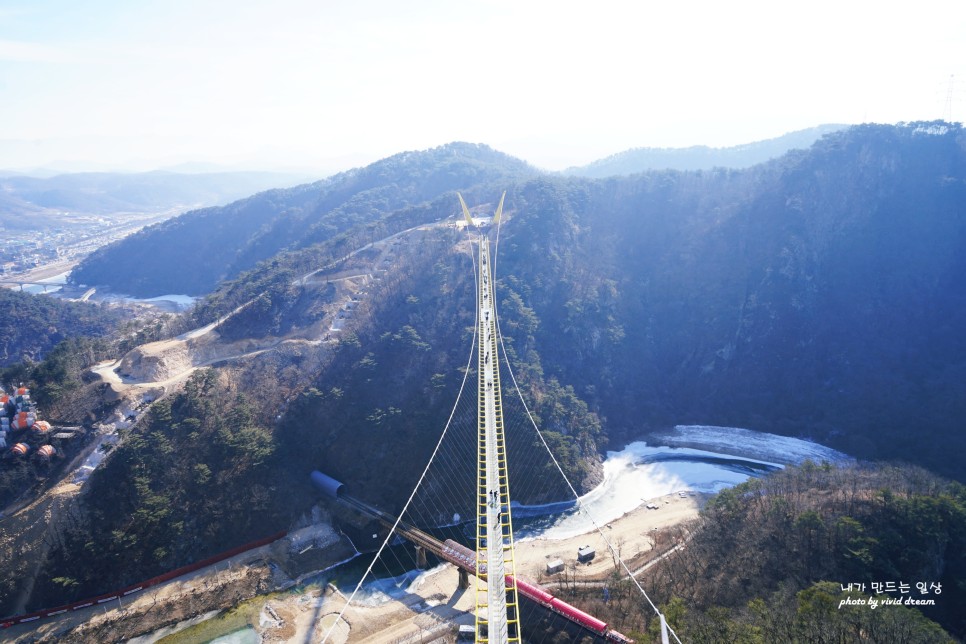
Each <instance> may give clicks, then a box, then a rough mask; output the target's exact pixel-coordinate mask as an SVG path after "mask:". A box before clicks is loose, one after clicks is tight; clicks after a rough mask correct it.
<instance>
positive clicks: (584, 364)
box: [500, 126, 966, 478]
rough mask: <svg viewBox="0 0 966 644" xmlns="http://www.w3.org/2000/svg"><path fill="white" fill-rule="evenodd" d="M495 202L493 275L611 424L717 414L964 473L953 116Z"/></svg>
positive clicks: (962, 268)
mask: <svg viewBox="0 0 966 644" xmlns="http://www.w3.org/2000/svg"><path fill="white" fill-rule="evenodd" d="M507 203H508V208H509V209H510V210H511V212H514V213H518V216H517V218H516V219H514V220H513V221H512V223H510V224H508V225H507V226H506V230H505V231H504V235H505V241H504V243H503V244H502V245H501V249H502V250H501V260H500V261H501V263H500V267H501V273H502V274H503V276H504V277H503V279H504V280H505V282H506V283H507V284H512V282H511V281H510V280H511V279H512V278H514V277H515V278H517V279H518V284H520V286H519V287H516V288H517V290H519V291H520V293H521V295H522V297H523V301H524V303H526V305H527V306H529V307H530V308H532V309H533V310H534V311H535V313H536V315H537V317H538V319H539V325H538V327H537V332H536V334H535V337H536V341H537V344H536V346H537V348H538V349H539V350H540V352H541V354H542V356H543V365H544V368H545V369H546V370H547V371H548V372H549V373H550V374H552V375H554V376H556V377H557V378H559V380H560V381H561V382H566V383H568V384H572V385H573V386H574V388H575V390H576V391H577V392H578V393H579V394H580V395H581V396H583V397H585V398H586V400H587V402H588V403H589V404H590V405H591V408H592V409H594V410H596V411H598V412H599V413H600V414H601V416H603V417H604V418H606V421H607V422H606V423H605V425H606V427H607V431H608V434H609V435H610V436H611V438H612V440H613V439H618V440H619V439H620V438H631V437H634V436H639V435H641V433H642V432H643V431H645V430H646V429H647V428H649V427H660V426H667V425H669V424H674V423H679V422H694V423H711V424H729V425H736V426H746V427H751V428H754V429H760V430H766V431H772V432H776V433H780V434H790V435H799V436H808V437H812V438H815V439H817V440H820V441H823V442H827V443H829V444H831V445H833V446H836V447H839V448H841V449H843V450H844V451H846V452H848V453H851V454H854V455H857V456H860V457H866V458H888V459H894V458H903V459H911V460H913V461H915V462H919V463H922V464H926V465H927V466H928V467H930V468H933V469H934V470H936V471H940V472H943V473H946V474H948V475H951V476H955V477H957V478H963V477H964V476H966V472H964V470H963V467H962V463H961V462H958V461H957V460H956V459H949V458H948V454H950V453H951V451H958V450H961V449H963V448H964V447H966V436H964V434H963V432H962V418H963V417H966V398H964V397H963V396H962V395H961V392H960V384H959V383H961V382H962V381H963V379H964V377H966V339H964V336H963V334H961V333H959V331H958V329H961V328H966V295H964V292H963V290H962V289H961V288H958V286H957V285H958V284H959V283H960V282H961V281H962V279H963V277H964V275H966V263H964V258H966V209H964V208H963V204H966V152H964V145H963V137H962V134H961V132H960V130H959V129H958V127H955V128H949V129H948V130H947V129H936V128H934V129H929V128H928V127H925V126H921V127H920V126H908V127H887V126H867V127H859V128H853V129H852V130H849V131H847V132H842V133H838V134H834V135H830V136H828V137H826V138H825V139H823V141H822V142H820V143H818V144H817V145H816V146H815V147H814V148H812V149H811V150H810V151H808V152H796V153H792V154H789V155H788V156H786V157H784V158H782V159H780V160H777V161H775V162H773V163H769V164H766V165H764V166H759V167H756V168H753V169H751V170H748V171H743V172H735V171H715V172H704V173H676V172H663V173H651V174H645V175H642V176H639V177H628V178H615V179H609V180H603V181H589V180H573V179H572V180H551V179H537V180H534V181H530V182H527V183H525V184H522V185H519V186H517V187H515V188H514V190H512V191H511V192H510V193H509V194H508V196H507Z"/></svg>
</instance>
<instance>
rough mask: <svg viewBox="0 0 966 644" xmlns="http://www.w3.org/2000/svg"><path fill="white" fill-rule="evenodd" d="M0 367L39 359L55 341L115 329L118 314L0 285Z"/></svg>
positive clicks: (99, 307) (93, 335)
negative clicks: (0, 287)
mask: <svg viewBox="0 0 966 644" xmlns="http://www.w3.org/2000/svg"><path fill="white" fill-rule="evenodd" d="M0 311H2V314H0V367H6V366H10V365H12V364H16V363H20V362H25V361H26V362H36V361H39V360H40V359H42V358H43V357H44V356H45V355H46V354H47V352H48V351H50V350H51V349H52V348H53V347H54V346H55V345H56V344H58V343H59V342H62V341H63V340H66V339H67V338H72V337H77V336H88V337H98V336H105V335H108V334H110V333H112V332H113V331H115V330H116V329H117V328H118V326H119V324H120V322H121V315H120V314H119V313H118V312H117V311H112V310H110V309H107V308H104V307H102V306H100V305H98V304H93V303H87V302H67V301H64V300H58V299H55V298H52V297H48V296H46V295H32V294H30V293H21V292H19V291H13V290H10V289H6V288H2V289H0Z"/></svg>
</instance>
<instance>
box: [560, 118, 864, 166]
mask: <svg viewBox="0 0 966 644" xmlns="http://www.w3.org/2000/svg"><path fill="white" fill-rule="evenodd" d="M847 127H848V126H847V125H833V124H829V125H819V126H817V127H810V128H807V129H804V130H797V131H795V132H789V133H788V134H783V135H782V136H779V137H776V138H774V139H766V140H764V141H756V142H754V143H746V144H743V145H736V146H733V147H728V148H711V147H708V146H706V145H695V146H692V147H688V148H633V149H631V150H625V151H624V152H618V153H617V154H614V155H611V156H609V157H606V158H604V159H600V160H598V161H594V162H593V163H589V164H587V165H585V166H578V167H572V168H568V169H566V170H564V171H563V172H562V173H561V174H566V175H572V176H575V177H595V178H602V177H613V176H617V175H628V174H637V173H638V172H644V171H646V170H710V169H712V168H750V167H751V166H753V165H758V164H759V163H764V162H765V161H769V160H771V159H776V158H778V157H780V156H782V155H783V154H785V153H786V152H788V151H789V150H806V149H808V148H810V147H811V146H812V144H813V143H815V142H816V141H818V140H819V139H820V138H822V137H823V136H825V135H826V134H830V133H832V132H838V131H839V130H843V129H845V128H847Z"/></svg>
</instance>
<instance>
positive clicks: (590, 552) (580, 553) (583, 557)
mask: <svg viewBox="0 0 966 644" xmlns="http://www.w3.org/2000/svg"><path fill="white" fill-rule="evenodd" d="M596 554H597V553H596V552H595V551H594V549H593V548H591V547H590V546H584V547H583V548H577V561H579V562H580V563H587V562H588V561H592V560H593V559H594V556H595V555H596Z"/></svg>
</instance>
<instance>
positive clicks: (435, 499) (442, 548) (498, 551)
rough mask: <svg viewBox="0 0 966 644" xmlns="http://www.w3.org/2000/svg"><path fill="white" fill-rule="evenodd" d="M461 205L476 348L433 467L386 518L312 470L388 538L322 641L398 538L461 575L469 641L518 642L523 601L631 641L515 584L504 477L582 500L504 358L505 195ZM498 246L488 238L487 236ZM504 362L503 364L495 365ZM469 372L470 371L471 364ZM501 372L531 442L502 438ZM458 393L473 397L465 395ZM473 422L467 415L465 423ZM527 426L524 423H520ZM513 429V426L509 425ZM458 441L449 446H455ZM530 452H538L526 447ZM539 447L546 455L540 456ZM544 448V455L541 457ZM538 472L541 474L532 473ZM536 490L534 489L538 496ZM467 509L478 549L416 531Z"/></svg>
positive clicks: (321, 484) (540, 494) (526, 584)
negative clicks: (498, 267)
mask: <svg viewBox="0 0 966 644" xmlns="http://www.w3.org/2000/svg"><path fill="white" fill-rule="evenodd" d="M457 196H458V198H459V202H460V207H461V209H462V213H463V216H464V219H465V223H466V230H467V231H468V232H469V235H470V241H471V244H472V246H473V247H474V249H475V252H474V253H472V256H473V258H474V262H473V263H474V279H475V284H476V288H475V295H476V313H475V324H474V329H473V338H474V339H473V343H472V347H473V349H472V351H471V354H470V358H469V361H468V364H467V367H466V369H465V370H464V373H465V376H464V380H463V385H462V386H461V389H460V393H459V395H458V396H457V403H456V405H455V406H454V408H453V411H452V413H451V414H450V418H449V421H448V422H447V425H446V428H445V429H444V430H443V432H442V434H441V436H440V438H439V442H438V443H437V445H436V448H435V450H434V451H433V454H432V456H431V457H430V460H429V463H428V464H427V465H426V467H425V469H424V470H423V472H422V475H421V476H420V479H419V481H418V482H417V483H416V485H415V488H414V489H413V490H412V493H411V494H410V495H409V498H408V499H407V501H406V503H405V505H404V507H403V509H402V511H401V512H400V514H399V515H398V516H392V515H390V514H387V513H385V512H383V511H381V510H378V509H376V508H374V507H373V506H371V505H369V504H367V503H365V502H363V501H361V500H358V499H355V498H353V497H351V496H349V495H348V494H346V493H345V487H344V486H343V485H342V484H341V483H339V482H338V481H336V480H334V479H331V478H330V477H328V476H327V475H325V474H323V473H321V472H317V471H316V472H313V473H312V479H313V482H314V483H315V484H316V486H317V487H318V488H319V489H320V490H322V491H323V492H325V493H326V494H328V495H329V496H331V497H332V498H334V499H336V500H338V501H339V502H341V503H342V504H343V505H345V506H347V507H350V508H352V509H353V510H354V511H356V512H359V513H361V514H364V515H367V516H369V517H370V518H372V519H374V520H376V521H378V522H379V523H381V524H383V525H384V527H385V528H386V529H387V533H386V537H385V539H384V540H383V542H382V544H381V546H380V547H379V549H378V550H377V552H376V554H375V556H374V558H373V560H372V563H371V564H370V565H369V567H368V569H367V570H366V573H365V574H364V575H363V578H362V579H360V580H359V582H358V584H357V585H356V587H355V590H354V591H353V593H352V595H351V596H350V597H349V598H348V601H347V602H346V604H345V607H344V608H343V609H342V611H341V612H340V613H339V614H338V617H337V619H336V620H335V622H334V623H333V624H332V626H331V627H330V628H329V629H328V631H327V632H326V634H325V636H324V639H323V642H325V641H328V639H329V637H330V635H331V634H332V632H333V629H335V628H336V626H337V625H338V623H339V622H340V620H343V614H344V612H345V610H346V608H348V607H349V605H350V604H351V602H352V600H353V598H355V597H356V595H357V593H359V591H360V588H361V587H362V585H363V583H364V582H365V581H366V579H367V578H368V577H369V576H370V575H371V573H372V572H373V568H374V566H375V564H376V562H377V561H379V560H380V557H381V556H382V555H383V553H384V552H388V551H387V547H388V546H389V544H390V543H391V541H392V540H393V539H394V538H395V537H402V538H403V539H406V540H408V541H410V542H411V543H413V544H415V546H416V549H417V562H418V563H419V565H424V564H425V561H426V559H425V554H426V553H427V552H430V553H432V554H434V555H435V556H436V557H437V558H439V559H440V560H443V561H448V562H450V563H452V564H454V565H456V566H457V568H458V569H459V570H460V576H459V586H460V588H463V589H471V590H472V592H473V593H474V595H475V602H474V605H475V617H474V623H475V626H474V634H475V641H476V642H478V643H480V644H490V643H493V644H513V643H520V642H523V641H524V640H523V623H522V620H521V603H520V600H521V597H522V598H523V599H524V600H526V601H528V602H533V603H534V604H536V605H538V606H541V607H543V608H545V609H547V610H549V611H552V612H553V613H555V614H557V615H560V616H562V617H563V618H565V619H566V620H568V621H570V622H572V623H573V624H576V625H577V626H578V627H580V628H582V629H585V630H586V631H590V632H592V633H593V634H594V635H596V636H597V637H599V638H602V639H603V640H604V641H612V642H618V643H621V644H627V643H629V642H632V640H630V639H629V638H627V637H626V636H624V635H623V634H621V633H619V632H618V631H616V630H614V629H612V628H610V627H609V626H608V625H607V624H606V623H605V622H604V621H602V620H600V619H597V618H596V617H594V616H592V615H590V614H588V613H586V612H584V611H582V610H580V609H578V608H576V607H574V606H572V605H571V604H569V603H567V602H565V601H564V600H562V599H560V598H557V597H555V596H554V595H553V594H552V593H551V592H549V591H548V590H546V589H544V588H541V587H540V586H539V585H537V584H535V583H532V582H530V581H525V580H523V579H518V578H517V575H516V570H515V562H514V531H513V521H512V508H513V505H516V504H513V505H511V498H513V499H514V501H517V500H518V499H516V498H514V497H511V494H510V473H511V471H513V472H514V473H515V476H520V478H521V479H522V481H520V480H517V479H515V483H514V484H515V485H517V484H518V483H521V482H523V483H526V496H527V498H528V499H530V500H533V499H541V500H544V501H546V500H548V499H552V498H554V497H555V495H556V496H557V497H559V491H560V487H559V486H556V487H555V486H554V485H549V486H547V485H546V483H543V485H544V487H542V488H540V485H541V484H540V483H539V481H541V480H543V479H545V478H546V476H545V474H546V471H547V470H548V469H549V468H550V467H551V466H552V467H553V469H555V470H556V471H557V473H559V475H560V477H561V478H562V479H563V481H564V483H565V487H564V489H566V490H567V491H569V493H570V494H571V495H572V498H573V499H575V500H576V503H577V508H578V511H581V509H580V505H579V499H578V495H577V493H576V490H575V489H574V487H573V486H572V485H571V484H570V482H569V481H568V480H567V478H566V475H565V474H564V471H563V469H562V468H561V466H560V464H559V463H558V462H557V460H556V458H555V457H554V455H553V453H552V451H551V450H550V448H549V446H548V444H547V442H546V441H545V440H544V438H543V435H542V434H541V432H540V431H539V429H538V428H537V426H536V423H535V422H534V421H533V417H532V414H531V413H530V410H529V409H527V407H526V404H525V402H524V401H523V398H522V395H520V390H519V387H518V386H517V382H516V378H515V376H514V375H513V372H512V370H510V365H509V360H508V359H506V347H505V346H504V343H503V337H502V336H501V333H500V325H499V316H498V313H497V307H496V290H495V286H494V275H495V263H496V257H497V252H498V249H499V231H500V223H501V218H502V212H503V203H504V199H505V197H506V193H505V192H504V193H503V195H502V196H501V198H500V202H499V205H498V206H497V208H496V211H495V214H494V215H493V216H492V218H489V217H486V218H480V217H477V218H474V217H473V216H472V215H471V214H470V209H469V208H468V207H467V205H466V202H465V201H464V200H463V197H462V196H461V195H457ZM493 233H495V239H492V240H491V237H490V236H491V234H493ZM501 355H503V356H504V359H502V360H501V359H500V356H501ZM474 365H475V366H474ZM501 371H504V372H505V374H506V375H508V376H509V378H510V379H511V382H512V385H513V390H514V391H515V393H516V396H513V397H512V399H513V400H515V401H517V403H518V405H520V406H521V411H522V413H521V414H518V415H516V416H522V417H525V418H526V420H527V421H529V425H531V426H532V429H533V430H534V432H535V434H534V435H535V437H536V438H535V439H533V438H531V439H530V440H529V443H527V441H526V440H521V438H520V437H519V433H520V432H516V431H514V432H510V433H507V432H506V431H505V429H506V428H505V426H504V401H503V388H502V387H501ZM471 374H473V375H475V379H476V383H475V389H476V391H475V396H474V395H472V393H471V392H470V390H471V389H472V386H468V381H469V377H470V375H471ZM464 391H467V393H468V394H469V395H467V396H464V395H463V393H464ZM471 399H472V400H475V405H473V409H472V412H471V411H470V409H469V407H468V406H466V407H465V408H461V407H460V401H461V400H471ZM471 416H472V417H471ZM519 424H520V425H521V427H520V428H519V429H521V430H522V429H523V427H522V425H523V423H522V422H520V423H519ZM460 425H462V426H466V427H469V426H473V427H474V428H475V440H471V439H470V438H469V434H468V432H464V436H463V437H462V438H459V437H457V438H451V439H450V441H449V443H448V444H447V443H446V442H445V441H444V439H445V438H446V437H447V434H449V433H453V434H458V430H456V429H453V428H455V427H458V426H460ZM515 429H517V428H515ZM454 444H455V446H454ZM534 446H536V447H537V448H538V449H526V448H527V447H531V448H532V447H534ZM539 448H542V450H541V449H539ZM544 450H545V451H544ZM535 452H541V453H542V461H541V462H539V463H538V462H537V460H536V457H535V456H534V453H535ZM511 456H512V457H514V458H516V457H518V456H519V457H521V461H522V462H521V463H520V464H518V465H516V467H513V466H512V464H511V463H510V460H509V459H510V457H511ZM467 462H475V465H476V467H475V468H467V467H466V463H467ZM470 471H472V475H473V476H474V478H473V482H472V484H471V485H467V483H468V478H469V476H471V474H470ZM538 472H541V474H538ZM535 487H536V488H539V489H535ZM470 490H472V491H471V492H469V495H471V498H474V499H475V500H474V501H472V502H471V503H468V502H467V500H466V499H465V498H459V497H460V496H463V495H464V494H466V492H468V491H470ZM469 507H472V508H473V510H472V511H471V513H472V514H471V515H470V516H472V515H474V514H475V529H474V534H473V544H472V545H475V548H470V547H468V546H467V545H463V544H461V543H458V542H457V541H455V540H453V539H451V538H449V539H441V538H438V537H436V536H434V535H432V534H430V533H429V532H427V531H424V530H422V529H420V528H418V527H416V526H417V525H424V526H432V525H442V524H443V523H442V522H445V521H446V518H445V517H448V513H449V511H451V509H452V508H462V509H464V510H465V509H467V508H469ZM588 518H589V519H590V521H591V523H593V525H594V527H595V528H596V529H597V530H598V532H599V533H600V535H601V537H603V538H604V541H605V542H606V543H607V545H608V547H609V548H610V550H611V555H612V556H613V557H614V558H615V561H619V563H620V567H621V568H622V569H623V571H624V572H625V573H626V575H627V577H628V578H629V579H630V581H631V582H632V583H633V584H634V586H636V588H637V590H638V591H639V592H640V594H641V595H642V597H643V598H644V599H645V600H646V602H647V604H648V605H649V606H650V607H651V608H652V609H653V610H654V612H655V613H656V615H657V616H658V617H659V620H660V626H661V638H662V642H663V643H664V644H668V642H670V641H671V639H672V638H673V640H674V641H677V642H678V643H679V644H680V640H679V639H678V638H677V635H676V634H675V633H674V632H673V630H672V629H671V628H670V627H669V626H668V625H667V624H666V621H665V619H664V616H663V614H662V613H661V612H660V611H659V610H658V608H657V607H656V605H655V604H654V603H653V602H651V600H650V598H649V597H647V594H646V593H645V591H644V589H643V588H642V587H641V586H640V584H639V582H638V581H637V580H636V579H635V578H634V576H633V575H632V574H631V571H630V570H629V569H628V568H627V565H626V564H624V562H623V561H622V560H621V559H620V556H619V553H618V552H617V551H616V550H614V548H613V546H612V545H611V544H610V542H609V541H607V539H606V537H604V535H603V532H602V531H601V530H600V526H598V525H597V524H596V522H594V521H593V518H592V517H588ZM461 521H462V515H461V514H460V513H459V512H454V513H453V518H452V524H454V525H455V524H460V523H461Z"/></svg>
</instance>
